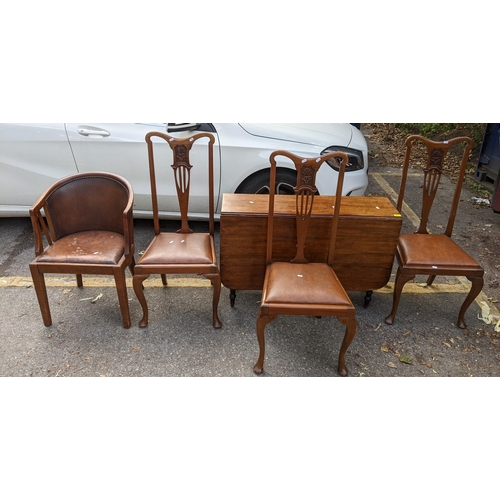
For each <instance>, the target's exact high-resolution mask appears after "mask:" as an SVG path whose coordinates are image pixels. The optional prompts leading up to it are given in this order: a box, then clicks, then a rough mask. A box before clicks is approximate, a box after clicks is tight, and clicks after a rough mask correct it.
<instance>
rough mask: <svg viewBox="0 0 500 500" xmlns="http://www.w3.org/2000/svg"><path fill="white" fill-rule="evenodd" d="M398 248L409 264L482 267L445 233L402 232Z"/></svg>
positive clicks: (444, 267)
mask: <svg viewBox="0 0 500 500" xmlns="http://www.w3.org/2000/svg"><path fill="white" fill-rule="evenodd" d="M398 248H399V251H400V254H401V257H402V258H403V261H404V263H405V265H408V266H414V267H423V266H426V265H427V266H429V267H431V266H435V268H437V270H439V269H440V268H441V269H480V268H481V267H480V266H479V264H478V263H477V262H476V261H475V260H474V259H473V258H472V257H471V256H470V255H469V254H468V253H467V252H466V251H465V250H463V249H462V248H461V247H460V246H458V245H457V244H456V243H455V242H454V241H453V240H452V239H451V238H449V237H448V236H446V235H444V234H402V235H400V237H399V242H398ZM433 269H434V268H433Z"/></svg>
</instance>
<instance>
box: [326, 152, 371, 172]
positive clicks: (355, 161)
mask: <svg viewBox="0 0 500 500" xmlns="http://www.w3.org/2000/svg"><path fill="white" fill-rule="evenodd" d="M334 151H341V152H342V153H346V154H347V156H348V157H349V163H348V164H347V165H346V166H345V171H346V172H355V171H356V170H363V168H364V166H365V164H364V161H363V153H362V152H361V151H358V150H357V149H351V148H345V147H342V146H330V147H328V148H326V149H324V150H323V151H322V152H321V154H322V155H324V154H326V153H333V152H334ZM327 163H328V165H330V167H332V168H333V169H334V170H336V171H337V172H338V171H339V169H338V167H337V164H336V163H335V161H334V160H333V159H330V160H327Z"/></svg>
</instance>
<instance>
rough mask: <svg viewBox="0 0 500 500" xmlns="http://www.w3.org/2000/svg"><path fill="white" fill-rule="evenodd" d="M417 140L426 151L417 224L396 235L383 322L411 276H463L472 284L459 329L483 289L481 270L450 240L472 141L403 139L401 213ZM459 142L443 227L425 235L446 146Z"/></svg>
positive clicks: (389, 321)
mask: <svg viewBox="0 0 500 500" xmlns="http://www.w3.org/2000/svg"><path fill="white" fill-rule="evenodd" d="M419 143H423V145H424V146H425V148H426V150H427V162H426V165H425V167H423V169H424V170H423V171H424V184H423V200H422V213H421V218H420V225H419V227H418V229H417V231H416V233H415V234H401V235H400V237H399V241H398V246H397V250H396V258H397V261H398V264H399V267H398V270H397V273H396V280H395V284H394V296H393V305H392V311H391V313H390V314H389V316H387V318H386V319H385V322H386V323H387V324H389V325H392V324H393V323H394V318H395V316H396V311H397V309H398V304H399V299H400V296H401V291H402V289H403V287H404V285H405V283H406V282H407V281H409V280H411V279H414V278H415V276H416V275H418V274H423V275H427V276H429V278H428V279H427V285H428V286H430V285H431V284H432V283H433V281H434V279H435V277H436V276H442V275H444V276H465V277H466V278H467V279H468V280H469V281H470V282H471V283H472V286H471V289H470V292H469V294H468V295H467V297H466V298H465V301H464V303H463V304H462V308H461V309H460V312H459V314H458V326H459V328H466V324H465V321H464V315H465V311H466V310H467V308H468V307H469V306H470V304H471V303H472V302H473V300H474V299H475V298H476V297H477V295H478V294H479V292H480V291H481V289H482V288H483V274H484V270H483V268H482V267H481V266H480V265H479V264H478V263H477V262H476V261H475V260H474V259H473V258H472V257H471V256H470V255H469V254H468V253H467V252H466V251H465V250H463V249H462V248H461V247H459V246H458V245H457V244H456V243H455V242H454V241H453V240H452V239H451V235H452V231H453V225H454V222H455V217H456V214H457V209H458V203H459V201H460V192H461V189H462V184H463V180H464V176H465V170H466V167H467V160H468V158H469V154H470V151H471V149H472V140H471V139H469V138H468V137H457V138H455V139H451V140H449V141H444V142H435V141H431V140H429V139H426V138H425V137H422V136H419V135H412V136H410V137H408V138H407V139H406V155H405V159H404V164H403V172H402V178H401V187H400V190H399V195H398V204H397V209H398V211H399V212H401V208H402V206H403V198H404V193H405V186H406V180H407V176H408V169H409V165H410V161H411V159H412V146H413V145H414V144H419ZM460 143H461V144H462V145H463V152H462V159H461V163H460V169H459V172H458V178H457V181H456V182H457V184H456V188H455V194H454V196H453V201H452V203H451V210H450V213H449V218H448V224H447V226H446V230H445V232H444V234H429V231H428V229H427V225H428V221H429V215H430V212H431V208H432V204H433V202H434V198H435V196H436V192H437V190H438V186H439V181H440V179H441V175H442V171H443V165H444V160H445V158H446V155H447V154H448V152H449V150H450V148H451V147H452V146H455V145H457V144H460ZM457 147H458V146H457Z"/></svg>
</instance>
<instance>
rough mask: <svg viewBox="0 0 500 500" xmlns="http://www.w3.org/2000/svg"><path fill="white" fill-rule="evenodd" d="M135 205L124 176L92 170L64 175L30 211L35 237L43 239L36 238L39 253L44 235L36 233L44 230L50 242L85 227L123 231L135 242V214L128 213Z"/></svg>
mask: <svg viewBox="0 0 500 500" xmlns="http://www.w3.org/2000/svg"><path fill="white" fill-rule="evenodd" d="M132 205H133V191H132V186H131V185H130V183H129V182H128V181H126V180H125V179H124V178H122V177H120V176H117V175H114V174H110V173H107V172H90V173H81V174H75V175H71V176H68V177H65V178H63V179H60V180H59V181H57V182H55V183H54V184H53V185H52V186H51V187H50V188H49V189H48V190H47V191H45V193H44V194H43V195H42V196H41V197H40V199H39V200H38V202H37V203H35V205H34V206H33V209H32V210H31V211H30V214H31V219H32V223H33V227H34V229H35V238H36V240H39V241H36V242H35V253H36V255H39V254H40V253H41V252H42V251H43V244H42V241H41V237H40V238H37V237H36V235H37V234H38V235H41V233H42V232H43V234H44V236H45V238H46V240H47V242H48V243H49V245H52V243H53V242H55V241H57V240H58V239H60V238H62V237H64V236H67V235H69V234H74V233H79V232H83V231H112V232H116V233H120V234H123V235H124V236H126V241H127V243H129V238H130V243H132V244H133V227H132V217H131V216H130V215H128V214H130V213H131V212H132ZM42 209H43V212H42ZM44 217H45V219H46V221H47V222H46V223H45V220H44ZM129 219H130V220H129Z"/></svg>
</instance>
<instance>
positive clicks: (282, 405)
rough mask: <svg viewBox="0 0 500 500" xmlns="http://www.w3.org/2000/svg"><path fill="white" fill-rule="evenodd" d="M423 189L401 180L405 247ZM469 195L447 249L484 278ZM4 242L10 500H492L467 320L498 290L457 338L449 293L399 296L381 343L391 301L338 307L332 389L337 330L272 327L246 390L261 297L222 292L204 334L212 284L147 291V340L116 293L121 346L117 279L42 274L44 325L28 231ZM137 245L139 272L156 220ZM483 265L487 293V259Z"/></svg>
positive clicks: (1, 332) (492, 348)
mask: <svg viewBox="0 0 500 500" xmlns="http://www.w3.org/2000/svg"><path fill="white" fill-rule="evenodd" d="M419 182H420V179H419V178H418V176H412V177H411V186H412V187H411V188H410V189H409V190H408V191H409V193H410V196H409V199H410V201H409V206H408V208H405V211H404V213H403V231H410V230H411V226H412V218H413V217H414V215H413V214H412V208H411V205H412V197H414V198H415V200H416V197H417V196H418V194H419V193H420V190H419ZM398 183H399V172H398V171H397V170H393V169H386V168H373V169H372V170H371V173H370V185H369V188H368V191H367V195H368V196H369V195H372V196H389V197H392V196H394V191H395V190H397V188H398ZM451 188H452V186H451V185H449V184H448V185H446V183H445V187H444V188H443V191H442V194H443V196H439V197H438V201H439V200H440V199H441V198H443V201H444V199H445V198H446V196H445V194H446V192H445V191H446V190H449V189H451ZM473 195H474V193H469V192H468V191H467V190H464V195H463V197H462V201H461V204H460V212H459V214H460V215H459V219H458V220H457V225H456V227H457V240H458V241H460V242H461V243H462V244H464V245H466V246H467V249H468V251H469V252H470V253H471V254H472V255H473V256H474V257H475V258H476V259H478V260H479V262H481V257H482V256H484V255H485V248H484V246H482V243H481V241H480V240H473V239H470V238H468V234H469V233H470V232H471V231H472V229H473V228H475V230H476V231H485V232H490V231H497V232H498V230H499V228H500V214H494V213H493V212H492V211H491V210H490V209H487V208H481V209H479V210H478V209H477V207H473V206H472V204H471V203H470V198H471V197H472V196H473ZM173 224H174V223H173V222H164V227H165V229H168V228H169V227H170V226H171V225H173ZM437 225H438V226H439V225H442V223H441V222H440V221H438V222H437ZM198 227H199V228H200V229H201V228H203V223H200V224H199V225H198ZM435 229H439V228H438V227H436V228H435ZM0 233H1V234H0V245H1V252H0V376H1V377H2V382H1V388H2V391H1V392H2V403H3V405H2V407H3V408H2V412H1V415H2V417H1V425H2V429H3V432H4V435H5V439H4V443H3V444H4V449H3V453H2V455H3V462H2V463H3V467H2V470H3V472H4V477H5V481H4V483H3V484H4V489H9V488H10V494H9V495H7V496H6V498H9V499H15V498H23V499H24V498H32V497H33V496H35V495H36V496H42V497H44V496H47V497H51V498H58V497H67V496H68V494H70V495H71V496H72V497H74V498H89V496H92V498H106V499H108V498H121V499H123V498H134V499H135V498H138V497H140V498H152V497H155V498H156V497H158V496H161V497H164V496H171V497H174V498H198V497H200V496H201V495H204V494H205V493H206V492H207V491H212V492H217V495H218V498H231V499H233V498H238V499H242V498H250V497H251V498H254V496H255V495H258V496H259V497H261V498H266V499H267V498H269V499H271V498H272V499H274V498H299V497H307V498H325V495H328V497H330V496H331V494H332V492H339V491H343V492H345V493H346V494H348V495H349V498H372V497H373V496H374V493H375V492H377V494H379V495H381V494H383V495H385V496H388V497H394V496H396V495H397V496H404V497H405V498H408V499H409V498H421V497H422V495H425V497H426V498H436V499H445V498H451V497H458V498H462V497H465V496H471V495H475V496H479V497H480V498H486V499H488V498H496V497H495V494H497V490H498V488H497V487H496V486H495V484H496V483H495V480H494V478H496V463H497V461H495V460H492V459H490V458H489V453H490V452H491V450H498V444H499V439H498V432H497V429H496V425H495V421H497V417H498V413H499V412H498V384H497V381H498V375H499V374H500V352H499V338H500V334H499V333H498V332H496V331H495V324H494V321H491V322H490V323H489V324H488V323H485V321H484V320H483V319H480V316H481V314H482V311H481V303H482V302H485V303H487V304H488V305H489V306H490V315H491V317H492V318H494V317H496V315H498V309H497V307H498V299H497V298H498V291H497V289H495V288H488V287H487V286H486V285H485V289H484V290H483V293H482V294H481V295H480V296H479V297H478V300H477V301H476V302H475V303H474V304H472V305H471V307H470V308H469V310H468V312H467V314H466V322H467V324H468V328H467V329H466V330H460V329H458V328H457V327H456V326H455V325H456V321H457V315H458V311H459V309H460V305H461V303H462V301H463V299H464V298H465V294H466V293H467V289H468V288H467V286H466V284H464V283H463V282H462V281H461V280H459V279H456V278H446V279H444V278H437V280H436V285H433V286H432V287H423V286H422V283H409V284H407V285H406V287H405V290H404V292H403V296H402V299H401V303H400V307H399V311H398V315H397V317H396V321H395V323H394V325H392V326H389V325H386V324H385V323H384V318H385V316H386V315H387V314H388V312H389V311H390V309H391V303H392V296H391V290H392V288H391V283H389V285H388V286H387V287H385V288H384V289H382V290H377V291H375V292H374V294H373V298H372V301H371V304H370V306H369V307H368V308H367V309H365V308H363V299H364V293H361V292H350V293H349V295H350V296H351V299H352V300H353V302H354V304H355V305H356V307H357V319H358V332H357V335H356V337H355V339H354V341H353V342H352V344H351V346H350V348H349V350H348V352H347V355H346V362H347V367H348V369H349V375H350V377H349V378H347V379H345V378H340V377H338V375H337V371H336V369H337V357H338V350H339V348H340V344H341V340H342V337H343V327H342V326H341V325H340V323H338V322H337V320H336V319H335V318H322V319H320V320H319V319H316V318H309V317H303V318H301V317H280V318H279V319H278V320H277V321H275V322H273V323H271V324H270V325H268V327H267V329H266V361H265V365H264V369H265V372H264V374H263V375H262V376H260V377H257V376H255V375H254V374H253V372H252V367H253V364H254V363H255V361H256V359H257V356H258V344H257V339H256V334H255V321H256V317H257V312H258V307H259V300H260V292H258V291H239V292H238V294H237V298H236V305H235V307H234V308H231V307H230V303H229V290H227V289H225V288H223V290H222V294H221V300H220V307H219V315H220V318H221V320H222V323H223V327H222V328H221V329H219V330H216V329H213V328H212V326H211V296H212V291H211V289H210V287H209V286H208V282H205V281H204V280H202V279H199V278H197V277H176V279H175V280H171V283H170V286H169V287H168V288H167V289H164V288H163V287H162V286H161V285H160V280H159V279H157V278H155V279H151V280H150V281H149V283H148V282H146V284H147V289H146V297H147V300H148V303H149V308H150V323H149V326H148V328H145V329H141V328H139V327H138V325H137V323H138V321H139V319H140V318H141V308H140V306H139V304H138V302H137V299H136V298H135V295H134V293H133V290H132V289H131V288H129V301H130V309H131V317H132V323H133V324H132V327H131V328H130V329H128V330H125V329H123V328H122V326H121V316H120V311H119V307H118V301H117V296H116V292H115V289H114V287H113V283H112V281H110V280H109V279H107V278H96V277H88V278H85V279H84V288H83V289H78V288H77V287H76V283H75V282H74V278H73V277H70V276H69V277H63V278H61V277H60V276H50V277H48V279H47V282H48V294H49V302H50V307H51V312H52V318H53V325H52V326H51V327H45V326H44V325H43V323H42V318H41V315H40V311H39V308H38V303H37V300H36V296H35V291H34V289H33V287H32V284H31V279H30V275H29V268H28V264H29V262H30V261H31V259H32V258H33V255H34V253H33V240H32V230H31V225H30V222H29V220H28V219H0ZM135 235H136V250H137V257H139V252H140V251H142V250H144V249H145V248H146V245H147V244H148V242H149V240H150V238H151V237H152V235H153V228H152V223H151V221H146V220H137V221H136V222H135ZM216 238H217V240H218V233H217V235H216ZM354 244H355V243H354ZM486 250H487V251H488V252H487V253H488V255H489V257H490V258H489V259H488V266H487V267H486V266H485V268H486V270H487V276H486V278H487V279H486V282H490V283H494V280H495V279H496V278H497V277H498V273H499V270H498V269H497V268H496V267H495V260H494V259H492V258H491V253H492V251H495V249H491V248H490V249H486ZM496 251H498V249H496ZM495 273H496V274H495ZM392 280H393V277H392V278H391V281H392ZM423 280H424V278H422V281H423ZM49 379H53V382H52V383H50V382H49ZM431 379H432V382H431ZM256 380H260V382H256ZM254 381H255V382H254ZM360 470H362V471H363V473H362V476H363V477H362V478H359V477H358V472H359V471H360ZM457 473H458V475H457ZM451 477H454V478H455V479H454V480H452V481H451V480H450V478H451ZM346 478H347V479H346Z"/></svg>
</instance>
